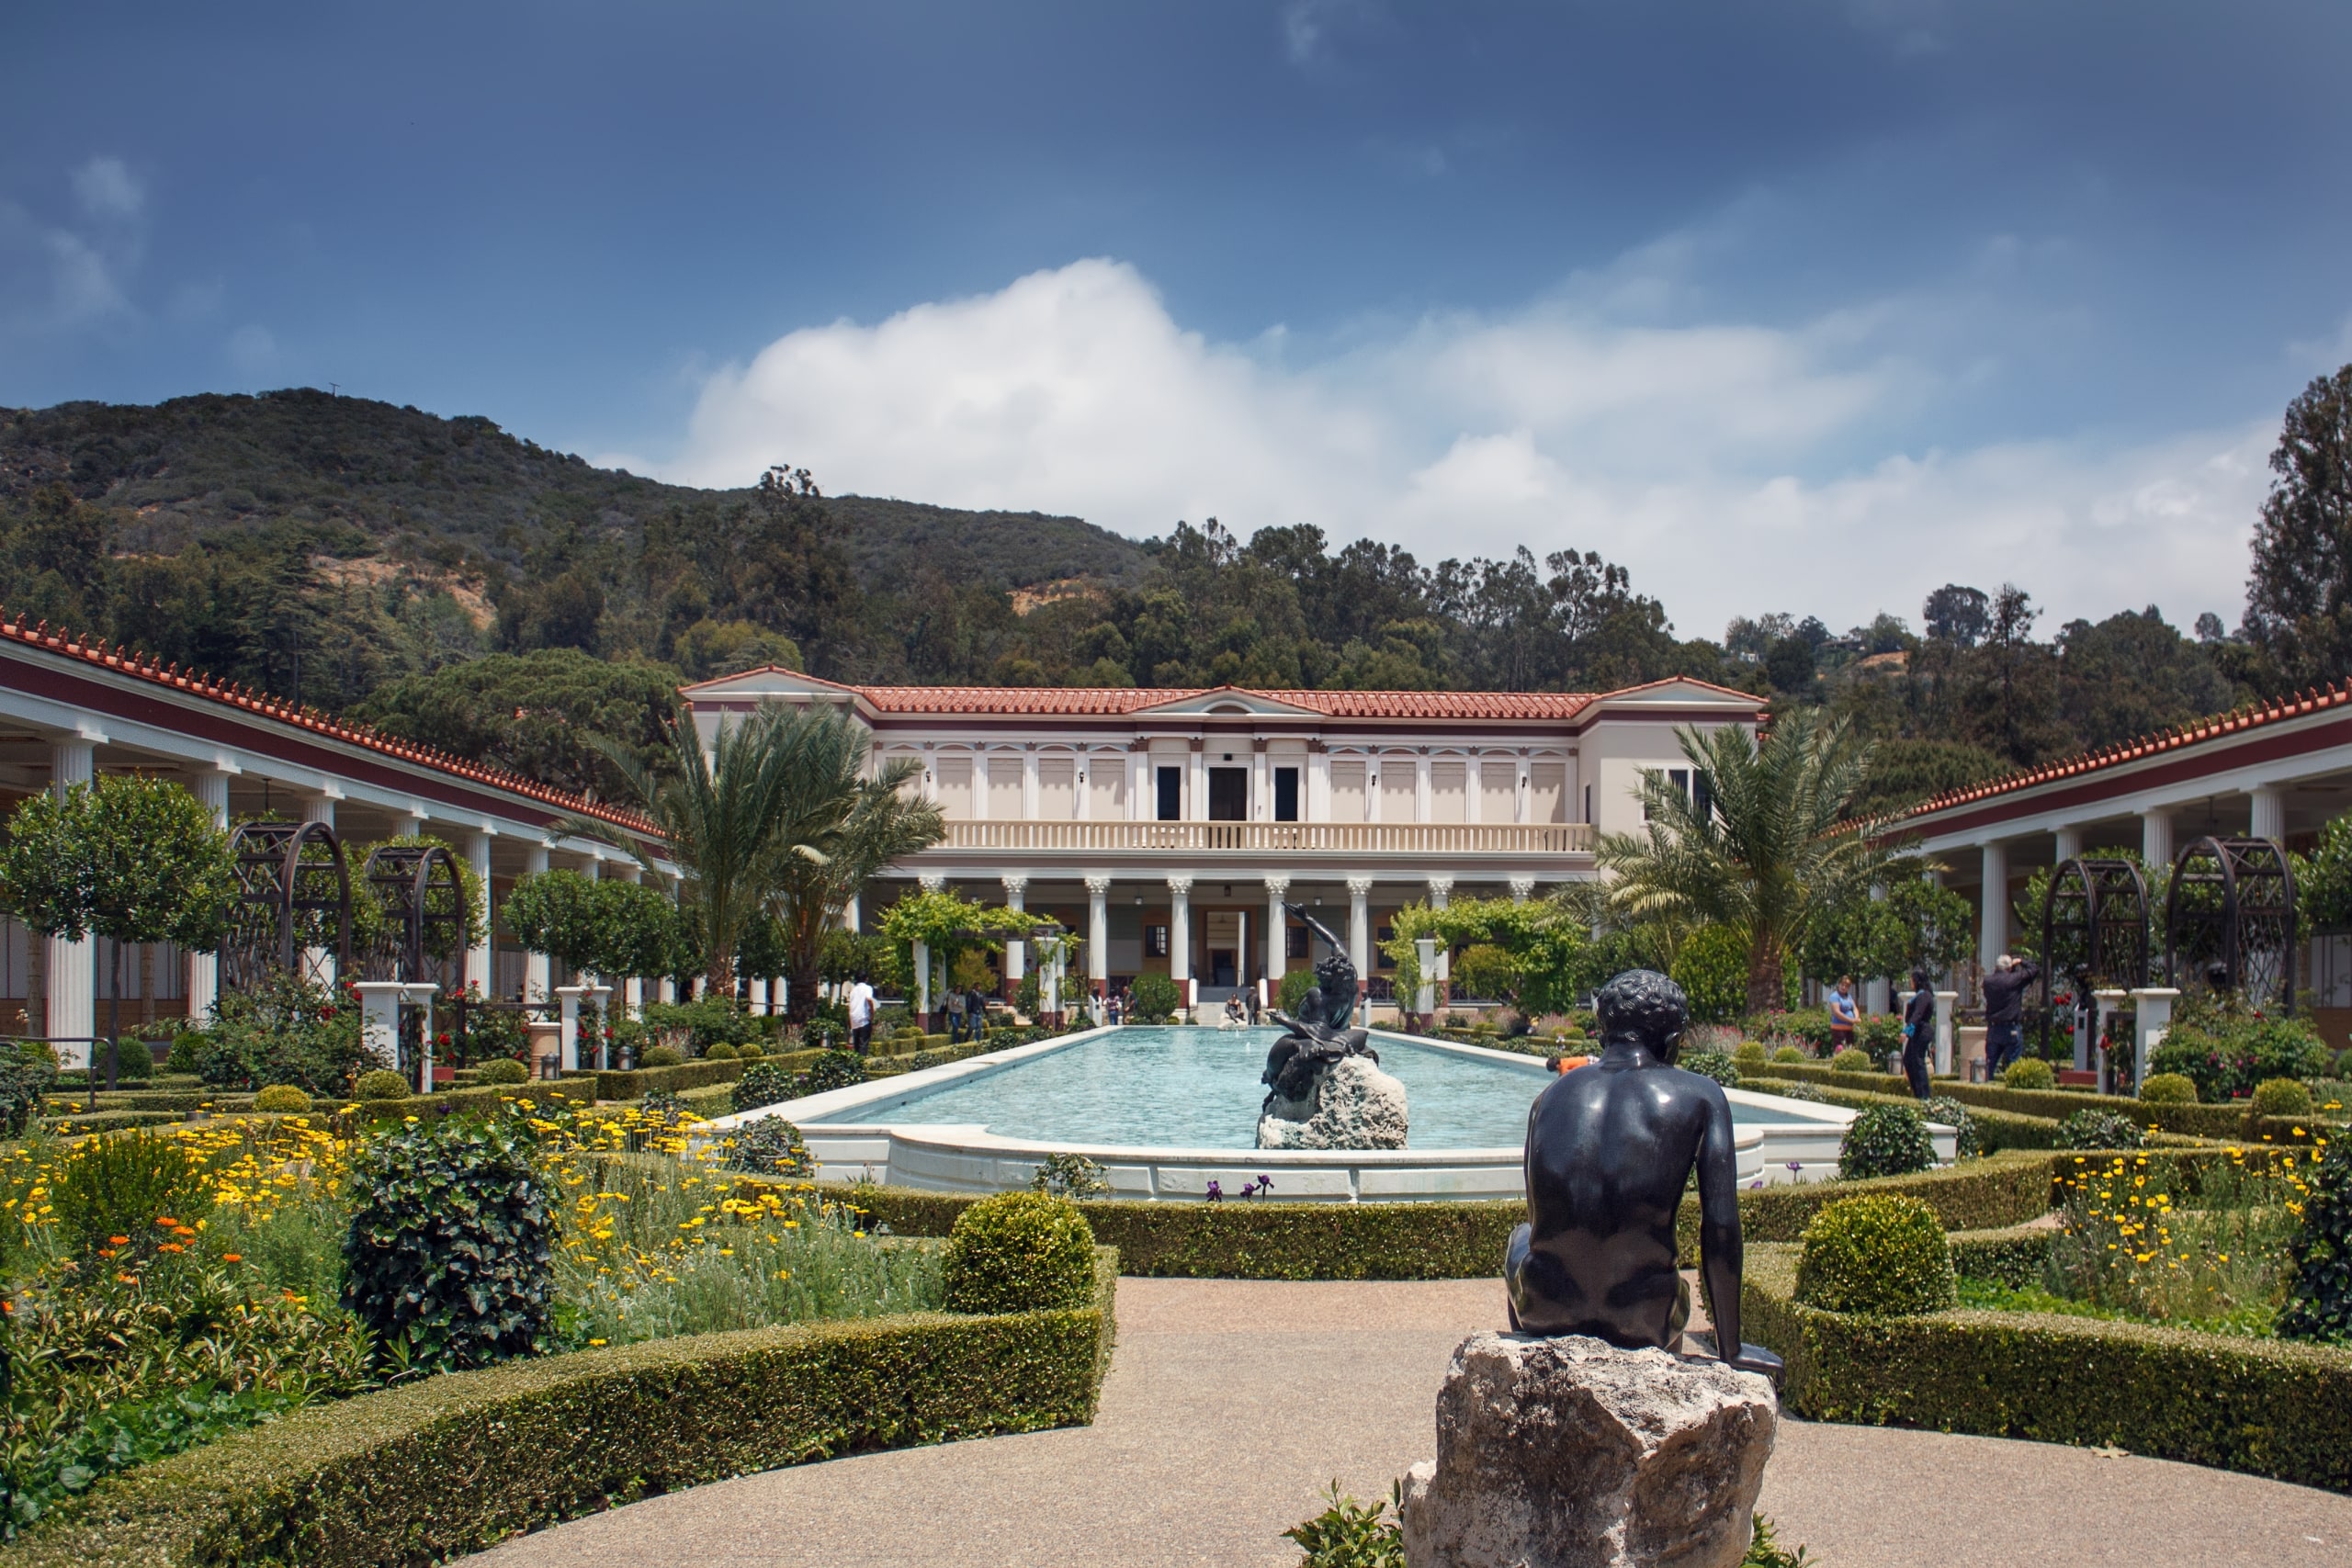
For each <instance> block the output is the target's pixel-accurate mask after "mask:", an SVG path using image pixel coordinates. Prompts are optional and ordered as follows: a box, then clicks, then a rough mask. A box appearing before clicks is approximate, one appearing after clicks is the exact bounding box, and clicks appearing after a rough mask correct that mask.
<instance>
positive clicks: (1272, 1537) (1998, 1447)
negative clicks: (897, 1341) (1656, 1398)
mask: <svg viewBox="0 0 2352 1568" xmlns="http://www.w3.org/2000/svg"><path fill="white" fill-rule="evenodd" d="M1501 1306H1502V1303H1501V1295H1500V1288H1499V1286H1498V1285H1497V1284H1495V1283H1492V1282H1489V1281H1484V1280H1468V1281H1445V1282H1438V1283H1429V1284H1418V1283H1417V1284H1283V1283H1271V1282H1259V1281H1252V1280H1122V1281H1121V1282H1120V1286H1119V1328H1120V1335H1119V1348H1118V1354H1117V1356H1116V1358H1115V1359H1114V1363H1113V1366H1112V1370H1111V1375H1110V1379H1109V1381H1108V1382H1107V1383H1106V1384H1105V1385H1104V1388H1103V1409H1102V1415H1101V1416H1100V1418H1099V1419H1098V1420H1097V1421H1096V1423H1095V1424H1094V1425H1093V1426H1091V1427H1083V1428H1078V1429H1072V1430H1068V1431H1058V1432H1037V1433H1031V1434H1028V1435H1025V1436H1022V1437H1014V1438H989V1439H986V1440H982V1441H977V1442H966V1443H952V1444H947V1445H944V1446H943V1447H938V1448H929V1449H914V1450H905V1451H901V1452H897V1453H885V1454H868V1455H864V1456H861V1457H858V1458H854V1459H844V1460H836V1461H831V1462H830V1463H826V1464H817V1465H807V1466H803V1467H801V1468H798V1469H795V1470H782V1471H773V1472H768V1473H767V1474H764V1475H756V1476H750V1477H746V1478H745V1479H742V1480H740V1481H730V1482H725V1483H720V1484H718V1485H714V1486H704V1487H698V1488H696V1489H695V1490H694V1491H691V1492H683V1493H678V1494H675V1495H671V1496H667V1497H657V1498H654V1499H651V1500H650V1501H648V1502H644V1503H639V1504H637V1505H636V1506H632V1507H628V1508H623V1509H619V1510H616V1511H615V1512H613V1513H610V1514H605V1515H601V1516H599V1517H594V1518H590V1519H582V1520H580V1521H577V1522H575V1523H572V1524H569V1525H565V1526H562V1527H560V1528H559V1529H552V1530H548V1531H546V1532H544V1533H542V1534H539V1535H534V1536H528V1537H525V1538H523V1539H522V1540H516V1541H513V1542H511V1543H509V1544H508V1545H506V1546H504V1547H502V1548H500V1549H499V1550H497V1551H492V1552H487V1553H484V1554H483V1555H481V1556H480V1557H476V1558H473V1559H470V1560H469V1561H470V1562H473V1563H475V1564H477V1565H479V1568H615V1565H616V1564H629V1565H631V1568H689V1565H692V1568H751V1565H753V1564H757V1565H759V1568H787V1565H788V1568H800V1565H803V1564H806V1565H809V1568H818V1565H823V1568H934V1565H937V1564H945V1563H953V1564H956V1568H999V1565H1001V1568H1062V1565H1065V1564H1066V1565H1069V1568H1106V1565H1129V1568H1179V1565H1182V1568H1193V1565H1202V1568H1207V1565H1216V1568H1258V1565H1261V1564H1262V1565H1264V1568H1293V1565H1295V1563H1296V1562H1297V1561H1298V1551H1297V1549H1296V1548H1295V1547H1294V1546H1292V1545H1291V1543H1290V1542H1288V1541H1286V1540H1282V1539H1280V1532H1281V1531H1282V1530H1283V1529H1286V1528H1287V1527H1289V1526H1290V1525H1293V1524H1295V1523H1296V1522H1297V1521H1299V1520H1300V1519H1303V1518H1305V1517H1307V1516H1308V1515H1310V1514H1312V1513H1314V1512H1316V1511H1317V1507H1318V1504H1317V1493H1318V1492H1319V1491H1320V1490H1321V1488H1322V1487H1323V1486H1324V1485H1325V1484H1326V1483H1329V1481H1331V1480H1332V1479H1333V1478H1334V1477H1337V1478H1338V1480H1339V1481H1340V1484H1341V1485H1342V1486H1343V1487H1344V1488H1346V1489H1347V1490H1349V1491H1351V1492H1352V1493H1354V1494H1355V1495H1357V1496H1358V1497H1362V1498H1365V1499H1367V1500H1369V1499H1371V1498H1374V1497H1377V1496H1385V1495H1386V1493H1387V1490H1388V1484H1389V1482H1390V1481H1391V1480H1392V1479H1393V1478H1394V1477H1396V1476H1397V1475H1399V1474H1401V1473H1402V1472H1404V1470H1405V1468H1406V1467H1407V1466H1408V1465H1409V1464H1411V1463H1412V1462H1413V1461H1416V1460H1419V1459H1423V1458H1426V1457H1428V1456H1429V1455H1430V1453H1431V1452H1432V1450H1433V1449H1434V1447H1435V1438H1434V1433H1433V1429H1432V1422H1433V1419H1434V1410H1435V1404H1436V1396H1437V1388H1438V1384H1439V1382H1441V1381H1442V1378H1443V1376H1444V1372H1445V1365H1446V1359H1447V1358H1448V1357H1449V1356H1450V1355H1451V1354H1452V1353H1453V1347H1454V1346H1455V1345H1456V1344H1457V1343H1459V1342H1460V1340H1461V1339H1462V1338H1463V1337H1464V1335H1466V1334H1468V1333H1470V1332H1472V1331H1474V1330H1476V1329H1479V1328H1484V1327H1489V1326H1494V1325H1497V1324H1498V1323H1499V1322H1500V1320H1501V1315H1502V1313H1501ZM1761 1508H1762V1511H1763V1512H1764V1513H1766V1514H1768V1515H1770V1517H1772V1518H1773V1519H1774V1520H1775V1521H1776V1522H1777V1523H1778V1524H1779V1525H1780V1527H1781V1537H1782V1540H1785V1541H1788V1542H1791V1543H1796V1542H1803V1543H1804V1544H1806V1545H1808V1546H1809V1547H1811V1549H1812V1551H1813V1555H1814V1557H1815V1558H1816V1559H1817V1560H1819V1561H1820V1562H1822V1563H1823V1564H1824V1565H1825V1568H1951V1564H1954V1563H1962V1564H1971V1565H1980V1564H1981V1565H1985V1568H2214V1565H2215V1564H2219V1563H2225V1562H2257V1563H2261V1564H2264V1568H2321V1565H2323V1564H2324V1565H2326V1568H2341V1565H2342V1564H2344V1563H2345V1562H2352V1498H2345V1497H2339V1496H2336V1495H2333V1494H2330V1493H2324V1492H2314V1491H2311V1490H2308V1489H2305V1488H2302V1487H2297V1486H2288V1485H2284V1484H2281V1483H2278V1482H2272V1481H2260V1480H2256V1479H2254V1478H2253V1477H2250V1476H2243V1475H2232V1474H2229V1473H2226V1472H2221V1471H2211V1470H2201V1469H2199V1468H2197V1467H2195V1466H2191V1465H2183V1464H2171V1463H2167V1462H2165V1461H2156V1460H2146V1459H2136V1458H2130V1457H2124V1458H2116V1459H2101V1458H2099V1457H2098V1455H2097V1454H2095V1453H2092V1452H2089V1451H2087V1450H2079V1449H2065V1448H2053V1447H2048V1446H2044V1445H2041V1444H2034V1443H2013V1442H2001V1441H1997V1440H1995V1439H1991V1438H1958V1437H1948V1436H1945V1435H1942V1434H1939V1433H1933V1432H1899V1431H1889V1430H1882V1429H1877V1428H1871V1427H1828V1426H1815V1425H1813V1424H1811V1423H1805V1422H1796V1421H1784V1422H1783V1423H1782V1425H1781V1434H1780V1440H1779V1445H1778V1447H1777V1449H1776V1450H1775V1451H1774V1454H1773V1458H1772V1462H1771V1465H1770V1468H1769V1469H1768V1470H1767V1471H1766V1472H1765V1481H1764V1496H1763V1501H1762V1504H1761Z"/></svg>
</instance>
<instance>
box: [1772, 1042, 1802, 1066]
mask: <svg viewBox="0 0 2352 1568" xmlns="http://www.w3.org/2000/svg"><path fill="white" fill-rule="evenodd" d="M1804 1059H1805V1054H1804V1049H1803V1048H1802V1047H1800V1046H1795V1045H1783V1046H1781V1048H1780V1049H1778V1050H1777V1051H1774V1052H1773V1053H1772V1060H1774V1061H1776V1062H1802V1061H1804Z"/></svg>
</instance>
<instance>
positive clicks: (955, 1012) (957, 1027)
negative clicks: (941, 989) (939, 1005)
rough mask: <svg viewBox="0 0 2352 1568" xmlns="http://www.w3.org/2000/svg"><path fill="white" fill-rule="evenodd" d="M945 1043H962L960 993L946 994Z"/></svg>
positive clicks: (962, 995) (961, 995)
mask: <svg viewBox="0 0 2352 1568" xmlns="http://www.w3.org/2000/svg"><path fill="white" fill-rule="evenodd" d="M947 1043H949V1044H951V1045H961V1044H962V1043H964V993H963V992H961V991H950V992H948V993H947Z"/></svg>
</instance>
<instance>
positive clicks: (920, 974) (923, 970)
mask: <svg viewBox="0 0 2352 1568" xmlns="http://www.w3.org/2000/svg"><path fill="white" fill-rule="evenodd" d="M909 946H910V947H911V948H912V949H913V950H914V951H913V953H911V954H910V956H911V957H912V959H913V961H914V966H915V1012H916V1013H917V1015H918V1016H919V1017H920V1019H921V1021H922V1027H924V1028H925V1029H928V1028H930V1027H931V943H929V942H910V943H909Z"/></svg>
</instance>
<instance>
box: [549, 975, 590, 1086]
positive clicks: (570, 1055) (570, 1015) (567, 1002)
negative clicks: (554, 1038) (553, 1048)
mask: <svg viewBox="0 0 2352 1568" xmlns="http://www.w3.org/2000/svg"><path fill="white" fill-rule="evenodd" d="M555 994H556V999H557V1000H558V1001H559V1002H560V1003H561V1004H562V1007H563V1012H562V1014H561V1018H562V1032H561V1034H560V1036H559V1038H560V1040H561V1041H562V1043H563V1060H562V1062H561V1063H560V1066H561V1067H562V1069H563V1070H564V1071H565V1072H567V1073H568V1072H571V1071H572V1070H574V1069H575V1068H577V1067H578V1066H580V998H582V997H584V996H586V995H587V994H588V987H585V986H558V987H556V988H555Z"/></svg>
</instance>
